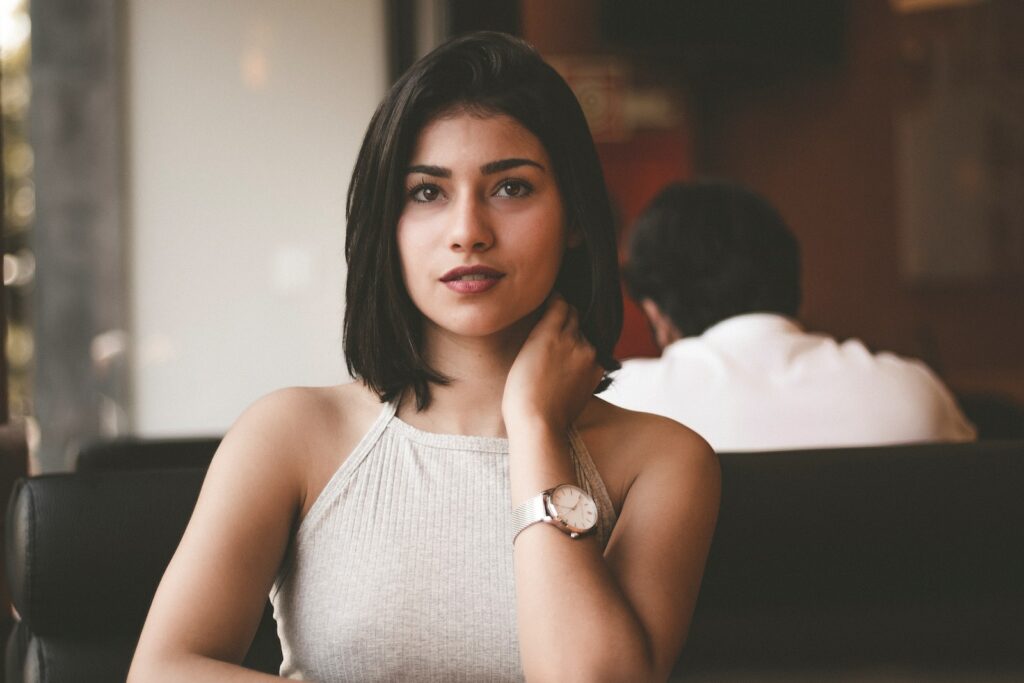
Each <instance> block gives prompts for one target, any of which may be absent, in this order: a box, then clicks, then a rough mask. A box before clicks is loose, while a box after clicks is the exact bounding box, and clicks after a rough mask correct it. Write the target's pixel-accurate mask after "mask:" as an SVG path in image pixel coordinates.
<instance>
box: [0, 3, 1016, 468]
mask: <svg viewBox="0 0 1024 683" xmlns="http://www.w3.org/2000/svg"><path fill="white" fill-rule="evenodd" d="M477 29H496V30H502V31H507V32H510V33H514V34H518V35H521V36H523V37H524V38H526V39H527V40H529V41H530V42H532V43H533V44H534V45H536V46H537V48H538V49H539V50H540V51H541V52H542V53H543V54H544V56H545V57H546V58H547V59H548V60H549V61H551V62H552V64H554V65H555V66H556V68H558V69H559V70H560V72H561V73H562V74H563V75H564V76H565V77H566V79H567V80H568V81H569V83H570V85H572V87H573V88H574V90H575V91H576V93H577V95H578V96H579V98H580V101H581V103H582V104H583V106H584V109H585V111H586V113H587V116H588V120H589V122H590V124H591V128H592V131H593V133H594V136H595V139H596V140H597V142H598V147H599V153H600V155H601V159H602V163H603V164H604V171H605V175H606V179H607V181H608V185H609V189H610V191H611V194H612V196H613V198H614V201H615V204H616V209H617V212H618V215H619V218H620V229H621V231H622V233H623V234H625V233H626V232H627V231H628V226H629V224H630V222H631V220H632V219H633V218H634V217H635V216H636V215H637V214H638V213H639V211H640V209H641V208H642V207H643V205H644V204H645V203H646V202H647V201H648V200H649V199H650V198H652V197H653V196H654V194H655V193H656V192H657V191H658V190H659V189H660V188H661V187H662V186H663V185H664V184H665V183H667V182H669V181H672V180H679V179H687V178H693V177H696V176H703V175H710V176H716V177H723V178H729V179H732V180H736V181H739V182H741V183H744V184H746V185H749V186H750V187H752V188H753V189H755V190H756V191H758V192H760V193H762V194H763V195H765V196H766V197H767V198H768V199H770V200H771V201H772V202H773V203H774V204H775V205H776V206H777V207H778V208H779V209H780V211H781V213H782V215H783V216H784V217H785V218H786V219H787V221H788V222H789V223H790V225H791V226H792V228H793V230H794V232H795V233H796V235H797V237H798V239H799V240H800V242H801V244H802V247H803V254H804V292H805V297H804V307H803V311H802V313H803V319H804V321H805V323H806V324H807V326H808V327H809V328H810V329H812V330H822V331H826V332H829V333H831V334H834V335H837V336H839V337H840V338H845V337H859V338H861V339H863V340H864V341H865V342H867V343H868V345H870V346H871V347H872V348H874V349H876V350H883V349H884V350H892V351H896V352H898V353H902V354H905V355H910V356H915V357H919V358H922V359H923V360H925V361H926V362H927V363H928V364H929V365H930V366H931V367H932V368H933V369H934V370H935V371H936V372H937V373H938V374H939V375H940V376H941V377H942V378H943V379H944V380H945V381H946V382H947V383H948V384H949V385H950V386H951V388H952V389H953V390H954V391H955V392H956V393H957V395H958V398H959V399H960V401H961V403H962V405H963V407H964V408H965V410H966V411H967V412H968V414H969V416H970V417H971V418H972V419H974V421H975V422H976V423H977V424H978V426H979V429H980V431H981V435H982V436H983V437H998V436H1013V435H1019V434H1020V431H1019V430H1020V429H1022V428H1024V426H1021V425H1020V424H1019V423H1018V422H1016V421H1015V418H1014V417H1013V415H1014V411H1019V410H1020V406H1022V405H1024V352H1022V349H1024V44H1022V43H1021V41H1020V40H1019V36H1020V35H1021V34H1022V32H1024V3H1021V2H1019V1H1017V0H856V1H854V0H846V1H844V0H761V1H759V2H756V3H751V2H744V1H743V0H675V1H670V0H651V1H649V2H641V3H637V2H630V1H629V0H559V1H558V2H550V1H549V0H505V1H503V2H493V1H491V0H486V1H483V0H478V1H472V0H302V1H301V2H297V1H295V0H246V1H245V2H237V1H235V0H175V1H174V2H168V1H165V0H0V48H2V53H0V54H2V68H3V70H2V74H0V93H2V105H3V107H2V112H3V157H2V158H3V173H4V182H3V200H4V226H3V240H4V269H3V274H4V278H3V282H4V296H3V303H4V307H5V316H6V321H7V324H6V327H5V335H6V336H5V341H4V346H5V349H6V359H7V367H6V374H7V378H6V382H4V385H5V386H4V389H5V391H6V397H5V401H6V403H7V404H8V405H9V411H10V417H11V420H12V422H13V423H14V424H18V425H22V426H23V432H24V434H25V438H26V440H27V442H28V446H29V447H30V468H31V470H32V471H34V472H39V471H55V470H62V469H67V468H69V467H70V466H71V464H72V462H73V458H74V454H75V453H76V452H77V450H78V449H79V448H80V447H81V445H82V444H83V443H86V442H88V441H91V440H95V439H98V438H101V437H112V436H119V435H128V434H134V435H140V436H181V435H218V434H222V433H223V432H224V430H226V429H227V427H228V426H229V425H230V424H231V422H232V421H233V420H234V418H235V417H236V416H237V415H238V414H239V413H240V412H241V411H242V410H243V408H244V407H245V406H246V405H248V404H249V403H251V402H252V401H253V400H254V399H255V398H256V397H258V396H259V395H261V394H263V393H266V392H268V391H271V390H272V389H275V388H277V387H280V386H285V385H292V384H329V383H336V382H339V381H344V380H345V379H346V374H345V369H344V359H343V358H342V355H341V339H340V330H341V314H342V305H343V282H344V260H343V242H344V198H345V191H346V188H347V183H348V177H349V174H350V172H351V169H352V166H353V163H354V160H355V154H356V152H357V149H358V145H359V142H360V140H361V138H362V135H363V132H364V130H365V128H366V125H367V123H368V121H369V118H370V116H371V114H372V112H373V110H374V108H375V106H376V104H377V102H378V101H379V100H380V98H381V97H382V96H383V94H384V92H385V90H386V88H387V87H388V85H389V84H390V83H391V82H392V81H393V80H394V79H395V78H396V77H397V75H398V74H400V73H401V72H402V71H403V70H404V69H405V68H406V67H407V66H408V65H410V64H411V63H412V61H414V60H415V59H416V58H417V57H418V56H420V55H422V54H424V53H426V52H427V51H429V50H430V49H431V48H432V47H433V46H435V45H437V44H438V43H439V42H441V41H443V40H444V39H446V38H447V37H450V36H453V35H456V34H459V33H462V32H466V31H471V30H477ZM617 351H618V354H619V355H620V357H630V356H638V355H654V354H655V353H656V349H655V347H654V345H653V343H652V342H651V340H650V339H649V337H648V331H647V327H646V324H645V323H644V321H643V319H642V317H641V316H640V314H639V311H638V310H637V309H636V308H635V307H633V306H629V308H628V310H627V324H626V329H625V331H624V334H623V337H622V340H621V341H620V344H619V347H618V349H617Z"/></svg>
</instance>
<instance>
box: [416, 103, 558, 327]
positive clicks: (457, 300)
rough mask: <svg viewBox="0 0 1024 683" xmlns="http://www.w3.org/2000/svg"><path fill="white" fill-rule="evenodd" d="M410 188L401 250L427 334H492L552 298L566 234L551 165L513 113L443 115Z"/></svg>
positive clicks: (423, 142) (429, 130) (424, 135)
mask: <svg viewBox="0 0 1024 683" xmlns="http://www.w3.org/2000/svg"><path fill="white" fill-rule="evenodd" d="M405 186H406V199H405V206H404V208H403V210H402V215H401V217H400V218H399V221H398V250H399V253H400V255H401V260H402V274H403V277H404V280H405V286H406V289H407V290H408V292H409V296H410V297H411V298H412V301H413V303H414V304H415V305H416V307H417V308H418V309H419V310H420V311H421V312H422V313H423V315H424V316H425V318H426V325H427V326H428V328H429V327H431V326H433V327H434V328H435V330H436V329H437V328H441V329H443V330H446V331H448V332H450V333H453V334H456V335H460V336H487V335H493V334H495V333H498V332H501V331H503V330H506V329H508V328H509V327H511V326H512V325H513V324H515V323H516V322H519V321H521V320H523V319H524V318H526V317H527V316H528V315H529V314H530V313H532V312H533V311H535V310H536V309H537V308H538V307H539V306H540V305H541V304H542V303H543V302H544V300H545V299H546V298H547V296H548V294H549V293H550V292H551V289H552V287H553V286H554V283H555V278H556V277H557V275H558V271H559V267H560V266H561V263H562V255H563V253H564V252H565V248H566V230H565V218H564V211H563V207H562V197H561V194H560V193H559V190H558V185H557V183H556V181H555V175H554V169H553V168H552V167H551V160H550V159H549V158H548V155H547V152H546V151H545V150H544V147H543V145H541V143H540V141H539V140H538V139H537V138H536V137H535V136H534V135H533V134H532V133H530V132H529V131H528V130H526V129H525V128H524V127H523V126H521V125H520V124H519V123H518V122H516V121H515V119H512V118H511V117H508V116H505V115H493V116H486V117H481V116H479V115H476V116H474V115H472V114H467V113H457V114H455V115H452V116H446V117H441V118H437V119H435V120H433V121H432V122H431V123H429V124H427V126H426V127H424V129H423V131H422V132H421V133H420V135H419V139H418V140H417V142H416V146H415V149H414V151H413V154H412V157H411V160H410V164H409V169H408V172H407V174H406V177H405Z"/></svg>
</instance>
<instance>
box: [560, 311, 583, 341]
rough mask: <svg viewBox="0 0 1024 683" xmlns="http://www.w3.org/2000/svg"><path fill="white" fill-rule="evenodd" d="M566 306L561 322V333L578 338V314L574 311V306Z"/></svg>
mask: <svg viewBox="0 0 1024 683" xmlns="http://www.w3.org/2000/svg"><path fill="white" fill-rule="evenodd" d="M566 306H568V310H567V311H566V314H565V320H563V321H562V332H567V333H570V334H575V335H576V336H579V334H580V314H579V312H578V311H577V310H576V307H575V306H571V305H569V304H566Z"/></svg>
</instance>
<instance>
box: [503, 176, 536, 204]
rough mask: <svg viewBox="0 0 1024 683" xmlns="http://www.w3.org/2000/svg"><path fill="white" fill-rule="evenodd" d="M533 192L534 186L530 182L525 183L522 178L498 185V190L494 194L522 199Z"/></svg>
mask: <svg viewBox="0 0 1024 683" xmlns="http://www.w3.org/2000/svg"><path fill="white" fill-rule="evenodd" d="M531 192H533V188H532V187H531V186H530V184H529V183H524V182H523V181H521V180H506V181H505V182H503V183H502V184H501V185H499V186H498V191H497V192H495V193H494V194H495V195H496V196H498V197H509V198H513V199H520V198H522V197H526V196H527V195H529V194H530V193H531Z"/></svg>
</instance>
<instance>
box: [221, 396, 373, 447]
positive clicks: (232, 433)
mask: <svg viewBox="0 0 1024 683" xmlns="http://www.w3.org/2000/svg"><path fill="white" fill-rule="evenodd" d="M379 412H380V403H379V402H376V401H375V397H373V394H371V393H370V392H369V391H367V390H366V389H365V388H364V387H363V386H362V385H361V384H358V383H351V384H343V385H337V386H327V387H289V388H286V389H278V390H277V391H274V392H271V393H269V394H267V395H266V396H263V397H262V398H260V399H258V400H257V401H255V402H254V403H253V404H252V405H250V406H249V407H248V408H247V409H246V410H245V412H243V413H242V415H241V417H239V418H238V420H237V421H236V422H235V424H234V425H233V426H232V427H231V429H230V430H229V431H228V433H227V436H226V437H225V440H228V439H232V440H239V439H244V440H249V439H253V438H255V439H258V440H259V441H260V443H261V444H262V446H261V448H260V449H259V450H261V451H262V450H267V449H274V450H279V449H280V446H281V445H282V444H287V445H288V449H287V450H290V451H297V450H309V449H314V450H315V449H316V447H317V446H318V445H319V444H321V443H322V442H325V441H326V442H330V443H331V444H332V445H336V444H337V440H338V439H339V438H342V437H344V436H345V434H346V433H347V432H349V431H355V432H358V431H359V430H360V428H361V427H362V426H363V425H364V424H365V423H367V422H368V421H369V422H372V421H373V419H374V418H375V416H376V415H377V413H379Z"/></svg>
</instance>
